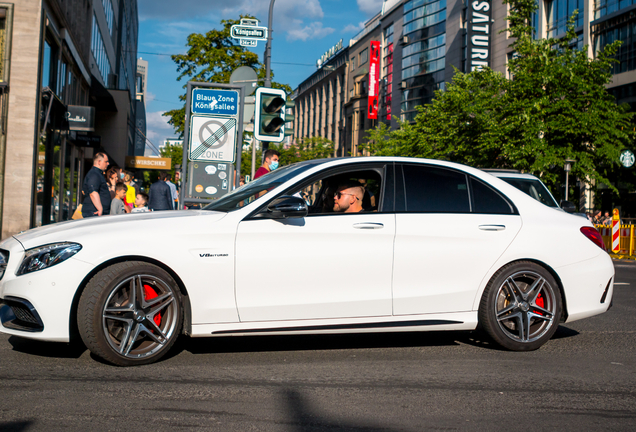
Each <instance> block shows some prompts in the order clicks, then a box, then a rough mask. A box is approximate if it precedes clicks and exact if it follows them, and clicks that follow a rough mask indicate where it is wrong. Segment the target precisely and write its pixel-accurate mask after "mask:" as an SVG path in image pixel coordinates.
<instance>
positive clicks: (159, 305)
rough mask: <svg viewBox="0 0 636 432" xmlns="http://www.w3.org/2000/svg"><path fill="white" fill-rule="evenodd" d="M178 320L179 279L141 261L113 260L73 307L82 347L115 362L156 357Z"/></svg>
mask: <svg viewBox="0 0 636 432" xmlns="http://www.w3.org/2000/svg"><path fill="white" fill-rule="evenodd" d="M182 323H183V307H182V300H181V295H180V293H179V288H178V286H177V284H176V283H175V281H174V280H173V279H172V277H171V276H170V275H169V274H168V273H167V272H166V271H164V270H162V269H161V268H159V267H157V266H155V265H153V264H149V263H145V262H141V261H128V262H122V263H118V264H114V265H112V266H110V267H107V268H105V269H104V270H102V271H100V272H99V273H97V274H96V275H95V276H94V277H93V278H92V279H91V280H90V281H89V283H88V285H87V286H86V289H84V292H83V293H82V296H81V297H80V301H79V305H78V310H77V325H78V328H79V332H80V335H81V337H82V340H83V341H84V344H86V347H87V348H88V349H89V350H90V351H91V352H92V353H93V354H95V355H96V356H98V357H100V358H102V359H103V360H106V361H107V362H109V363H112V364H114V365H118V366H136V365H143V364H149V363H153V362H156V361H157V360H159V359H160V358H161V357H163V356H164V355H166V353H167V352H168V351H169V350H170V348H171V347H172V346H173V345H174V343H175V342H176V340H177V338H178V337H179V334H180V333H181V326H182Z"/></svg>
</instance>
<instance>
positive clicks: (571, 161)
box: [563, 159, 576, 201]
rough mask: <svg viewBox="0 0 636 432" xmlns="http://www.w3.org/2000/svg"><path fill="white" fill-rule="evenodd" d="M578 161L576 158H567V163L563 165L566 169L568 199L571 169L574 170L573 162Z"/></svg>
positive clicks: (566, 195) (566, 194)
mask: <svg viewBox="0 0 636 432" xmlns="http://www.w3.org/2000/svg"><path fill="white" fill-rule="evenodd" d="M574 162H576V161H575V160H574V159H566V160H565V165H564V166H563V169H564V170H565V200H566V201H567V200H568V192H569V189H570V185H569V178H570V171H572V164H573V163H574Z"/></svg>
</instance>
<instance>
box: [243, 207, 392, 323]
mask: <svg viewBox="0 0 636 432" xmlns="http://www.w3.org/2000/svg"><path fill="white" fill-rule="evenodd" d="M332 205H333V204H332ZM394 237H395V214H394V213H392V212H390V213H382V212H366V213H351V214H343V213H326V214H321V215H313V214H312V215H308V216H306V217H304V218H295V219H282V220H272V219H252V220H244V221H242V222H241V223H240V224H239V226H238V232H237V237H236V285H235V286H236V301H237V307H238V312H239V317H240V320H241V321H269V320H300V319H326V318H345V317H374V316H387V315H391V313H392V296H391V279H392V265H393V240H394Z"/></svg>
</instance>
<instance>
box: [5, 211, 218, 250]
mask: <svg viewBox="0 0 636 432" xmlns="http://www.w3.org/2000/svg"><path fill="white" fill-rule="evenodd" d="M226 214H227V213H222V212H214V211H207V210H177V211H158V212H146V213H131V214H123V215H109V216H101V217H91V218H86V219H79V220H71V221H67V222H59V223H55V224H52V225H46V226H42V227H39V228H34V229H31V230H28V231H24V232H21V233H20V234H17V235H15V236H14V238H15V239H16V240H17V241H19V242H20V243H21V244H22V246H23V247H24V249H30V248H32V247H37V246H41V245H44V244H50V243H55V242H62V241H69V242H73V241H76V242H81V241H82V239H84V238H86V237H94V236H98V235H104V234H106V235H110V236H111V238H112V237H113V236H115V237H121V236H122V235H125V234H126V233H129V232H139V230H140V229H144V230H145V231H146V232H148V233H153V232H154V233H156V232H157V230H158V231H159V232H161V230H171V231H172V230H174V229H175V228H176V227H178V226H187V225H188V224H190V223H192V221H190V220H189V219H192V218H195V217H200V216H205V218H206V219H205V222H206V224H207V223H210V222H216V221H218V220H220V219H222V218H223V217H225V215H226ZM124 238H125V237H124Z"/></svg>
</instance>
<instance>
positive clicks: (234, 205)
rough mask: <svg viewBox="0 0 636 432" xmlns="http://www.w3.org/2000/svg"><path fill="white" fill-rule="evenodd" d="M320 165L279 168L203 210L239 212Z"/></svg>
mask: <svg viewBox="0 0 636 432" xmlns="http://www.w3.org/2000/svg"><path fill="white" fill-rule="evenodd" d="M318 163H322V161H311V162H299V163H295V164H292V165H288V166H285V167H282V168H279V169H277V170H276V171H272V172H270V173H268V174H265V175H264V176H262V177H259V178H257V179H256V180H254V181H252V182H249V183H247V184H246V185H243V186H241V187H240V188H237V189H234V190H233V191H232V192H230V193H229V194H227V195H225V196H224V197H223V198H219V199H218V200H215V201H213V202H212V203H211V204H208V205H207V206H205V207H204V208H203V209H204V210H215V211H222V212H231V211H234V210H238V209H240V208H241V207H244V206H246V205H248V204H249V203H251V202H252V201H254V200H255V199H257V198H260V197H262V196H263V195H265V194H267V193H268V192H270V191H272V190H274V189H275V188H276V187H278V186H280V185H281V184H283V183H285V182H286V181H287V180H289V179H291V178H293V177H295V176H297V175H298V174H300V173H302V172H304V171H307V170H308V169H309V168H312V167H314V166H315V165H317V164H318Z"/></svg>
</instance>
